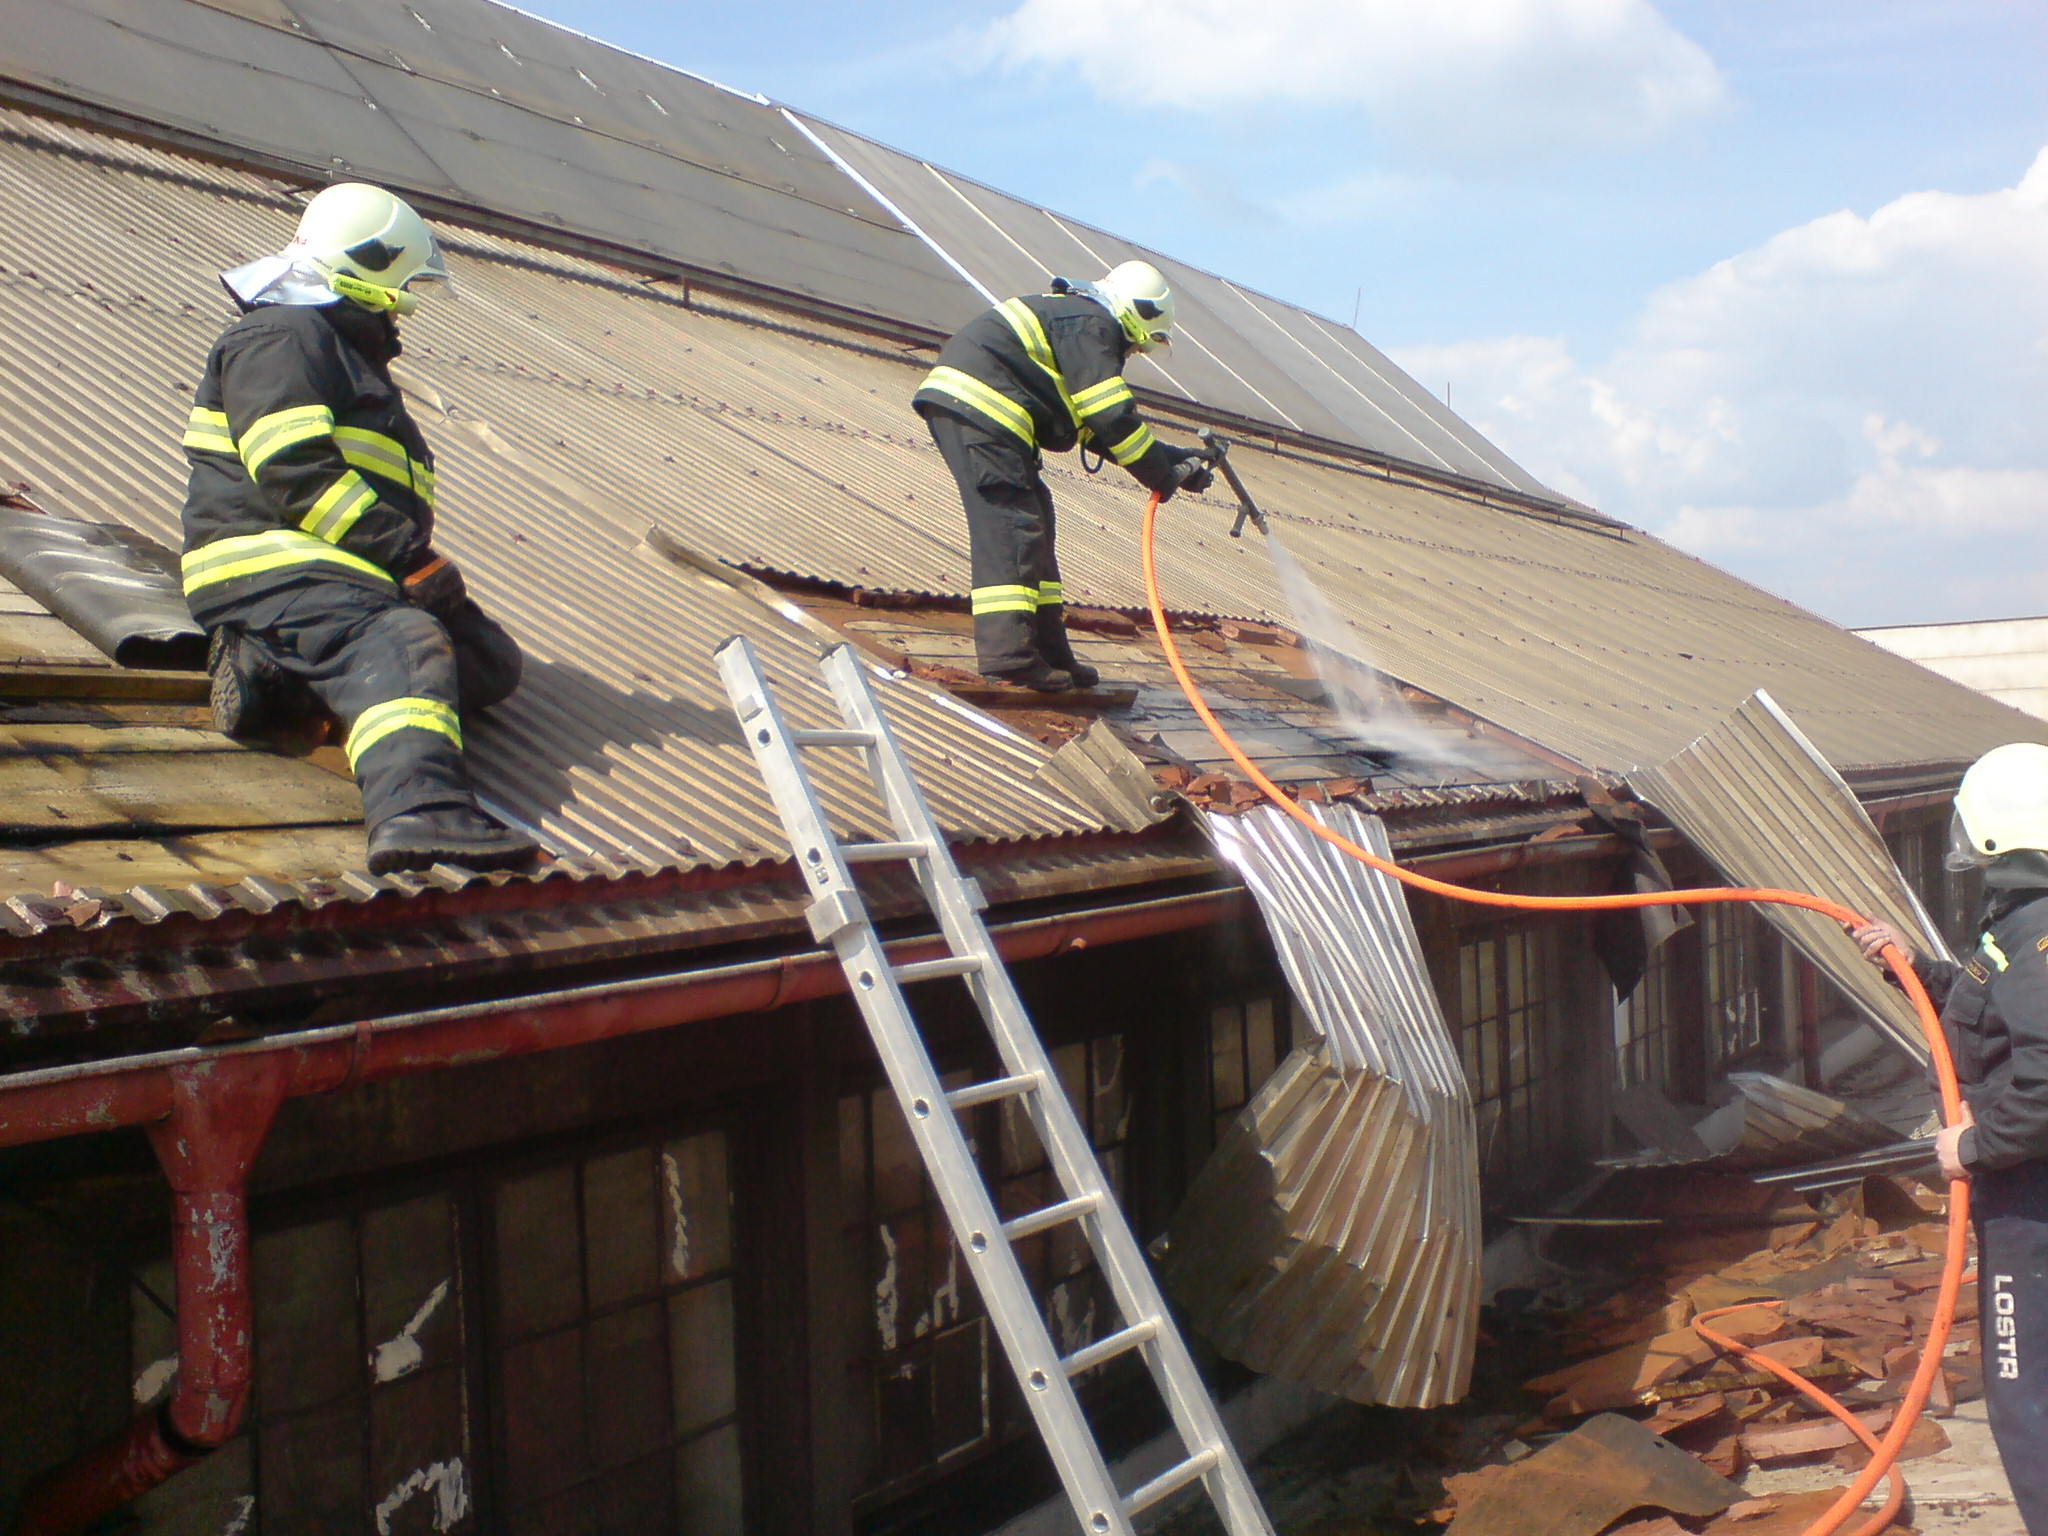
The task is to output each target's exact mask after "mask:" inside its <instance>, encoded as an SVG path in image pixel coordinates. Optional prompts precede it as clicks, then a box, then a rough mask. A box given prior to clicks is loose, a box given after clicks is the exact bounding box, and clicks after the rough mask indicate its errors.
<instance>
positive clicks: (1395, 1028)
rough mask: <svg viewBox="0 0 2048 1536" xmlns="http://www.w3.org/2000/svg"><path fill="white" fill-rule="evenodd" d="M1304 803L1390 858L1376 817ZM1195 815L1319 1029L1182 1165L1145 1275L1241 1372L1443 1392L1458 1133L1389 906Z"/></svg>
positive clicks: (1336, 861) (1274, 821)
mask: <svg viewBox="0 0 2048 1536" xmlns="http://www.w3.org/2000/svg"><path fill="white" fill-rule="evenodd" d="M1311 814H1313V815H1315V816H1316V817H1317V818H1318V819H1319V820H1321V821H1323V822H1324V823H1325V824H1326V825H1330V826H1334V827H1335V829H1336V830H1338V831H1340V832H1342V833H1343V834H1344V835H1345V836H1346V837H1349V838H1352V839H1353V840H1354V841H1357V842H1359V843H1361V844H1362V845H1364V846H1365V847H1367V848H1370V849H1371V850H1372V851H1373V852H1375V853H1377V854H1379V855H1380V856H1381V857H1383V858H1391V857H1392V854H1391V852H1390V850H1389V847H1388V843H1387V834H1386V829H1385V827H1383V826H1382V825H1381V824H1380V821H1379V819H1378V818H1377V817H1370V816H1361V815H1359V814H1358V813H1357V812H1356V811H1353V810H1351V809H1350V808H1348V807H1341V806H1340V807H1333V808H1330V809H1328V810H1325V809H1322V808H1314V809H1312V812H1311ZM1208 825H1209V828H1210V835H1211V836H1212V837H1214V838H1215V840H1216V844H1217V847H1218V849H1219V850H1220V851H1221V852H1222V854H1223V855H1224V857H1225V858H1227V859H1229V860H1230V861H1231V862H1232V863H1233V864H1235V865H1236V866H1237V868H1238V871H1239V873H1240V874H1242V875H1243V877H1244V880H1245V884H1246V885H1247V887H1249V889H1250V890H1251V891H1252V893H1253V895H1254V896H1256V897H1257V899H1258V902H1259V910H1260V911H1261V912H1262V913H1263V914H1264V915H1265V919H1266V927H1267V930H1268V931H1269V932H1270V934H1271V935H1272V939H1273V947H1274V949H1275V950H1276V951H1278V953H1279V956H1280V962H1281V965H1282V966H1283V968H1284V969H1285V970H1286V973H1287V980H1288V983H1289V985H1290V986H1291V987H1292V989H1293V992H1294V996H1295V999H1296V1001H1298V1002H1299V1003H1300V1004H1301V1009H1302V1014H1303V1016H1304V1017H1305V1018H1306V1019H1307V1021H1308V1023H1309V1025H1310V1027H1311V1028H1312V1029H1313V1030H1314V1031H1315V1032H1316V1034H1318V1035H1319V1036H1321V1039H1320V1041H1318V1042H1316V1043H1314V1044H1312V1045H1311V1046H1309V1047H1307V1048H1305V1049H1298V1050H1296V1051H1295V1052H1294V1054H1293V1055H1291V1056H1290V1057H1288V1059H1287V1061H1286V1062H1285V1063H1283V1064H1282V1066H1281V1067H1280V1070H1279V1071H1278V1072H1276V1073H1275V1074H1274V1077H1273V1080H1272V1081H1271V1082H1270V1083H1268V1084H1267V1085H1266V1087H1265V1088H1264V1089H1263V1090H1262V1091H1261V1092H1260V1093H1259V1095H1258V1096H1257V1097H1256V1098H1255V1099H1254V1100H1253V1101H1252V1103H1251V1105H1250V1106H1248V1107H1247V1108H1246V1110H1245V1112H1244V1114H1243V1115H1241V1116H1240V1117H1239V1118H1238V1120H1237V1121H1236V1123H1235V1124H1234V1125H1233V1126H1232V1127H1231V1128H1230V1130H1229V1131H1228V1132H1226V1133H1225V1135H1224V1137H1223V1139H1222V1141H1221V1142H1220V1143H1219V1145H1218V1146H1217V1149H1216V1152H1215V1154H1214V1156H1212V1157H1211V1158H1210V1160H1209V1161H1208V1163H1206V1164H1205V1165H1204V1166H1203V1168H1202V1171H1201V1172H1200V1173H1199V1174H1198V1175H1197V1176H1196V1179H1195V1182H1194V1185H1193V1187H1192V1188H1190V1190H1189V1191H1188V1196H1187V1199H1186V1200H1185V1202H1183V1204H1182V1206H1181V1208H1180V1210H1179V1211H1178V1212H1177V1213H1176V1214H1175V1216H1174V1218H1173V1222H1172V1224H1171V1225H1170V1227H1169V1229H1168V1244H1167V1249H1166V1253H1165V1256H1164V1259H1163V1261H1162V1265H1161V1274H1162V1278H1163V1279H1164V1281H1165V1283H1166V1286H1167V1288H1168V1290H1169V1291H1171V1292H1172V1294H1173V1296H1174V1297H1175V1299H1176V1300H1178V1301H1179V1302H1180V1303H1181V1305H1182V1306H1183V1307H1185V1308H1186V1309H1187V1312H1188V1317H1189V1320H1190V1321H1191V1322H1192V1323H1193V1324H1194V1325H1195V1327H1196V1328H1197V1329H1198V1330H1200V1331H1201V1332H1202V1333H1203V1334H1204V1335H1205V1336H1206V1337H1207V1338H1209V1339H1210V1340H1211V1341H1213V1342H1214V1343H1215V1344H1216V1346H1217V1347H1218V1348H1219V1349H1221V1350H1222V1351H1223V1353H1224V1354H1225V1355H1227V1356H1229V1357H1230V1358H1232V1359H1235V1360H1240V1361H1243V1362H1244V1363H1245V1364H1247V1365H1249V1366H1251V1367H1252V1368H1253V1369H1255V1370H1259V1371H1265V1372H1269V1373H1272V1374H1275V1375H1279V1376H1284V1377H1286V1378H1287V1379H1288V1380H1290V1381H1298V1382H1301V1383H1303V1384H1305V1385H1307V1386H1311V1387H1315V1388H1317V1389H1318V1390H1320V1391H1324V1392H1334V1393H1338V1394H1341V1395H1343V1396H1346V1397H1350V1398H1352V1399H1354V1400H1356V1401H1358V1402H1370V1403H1386V1404H1389V1405H1392V1406H1395V1407H1403V1408H1430V1407H1436V1406H1438V1405H1439V1404H1442V1403H1448V1402H1455V1401H1456V1400H1457V1399H1459V1398H1461V1397H1463V1396H1464V1395H1465V1391H1466V1388H1467V1386H1468V1384H1469V1381H1470V1376H1471V1370H1472V1354H1473V1348H1474V1345H1475V1343H1476V1340H1477V1332H1478V1325H1479V1250H1480V1242H1481V1236H1482V1234H1481V1229H1480V1209H1479V1150H1478V1134H1477V1130H1476V1128H1475V1123H1474V1120H1473V1111H1472V1096H1471V1091H1470V1089H1469V1088H1468V1087H1467V1085H1466V1082H1465V1073H1464V1068H1463V1066H1462V1065H1461V1064H1460V1061H1459V1058H1458V1047H1457V1044H1456V1042H1455V1040H1454V1039H1453V1037H1452V1035H1451V1031H1450V1028H1449V1026H1448V1025H1446V1024H1445V1022H1444V1017H1443V1010H1442V1008H1441V1007H1440V1006H1439V1004H1438V1002H1437V998H1436V991H1435V988H1434V987H1433V986H1432V985H1431V983H1430V979H1429V968H1428V966H1427V965H1426V963H1425V962H1424V960H1423V955H1422V944H1421V941H1420V939H1418V938H1417V936H1416V932H1415V924H1414V922H1413V920H1412V919H1411V918H1410V916H1409V913H1408V903H1407V900H1406V899H1405V897H1404V895H1403V893H1402V891H1401V888H1400V886H1399V885H1397V884H1396V883H1395V882H1394V881H1393V880H1392V879H1390V878H1388V877H1387V876H1385V875H1383V874H1381V873H1379V872H1378V871H1377V870H1374V869H1369V868H1367V867H1366V866H1365V865H1362V864H1359V863H1357V862H1355V861H1354V860H1351V859H1348V858H1346V857H1345V856H1344V855H1342V854H1341V853H1338V852H1337V851H1336V850H1335V849H1333V848H1331V847H1329V846H1328V845H1327V844H1325V843H1323V842H1321V841H1319V840H1317V839H1315V838H1313V837H1310V836H1309V835H1308V834H1307V833H1306V832H1304V831H1302V830H1301V829H1299V828H1298V827H1296V826H1295V824H1294V823H1293V822H1292V821H1290V820H1288V819H1287V818H1286V817H1285V816H1282V815H1281V814H1280V813H1279V812H1278V811H1275V810H1271V809H1266V810H1261V811H1254V812H1252V813H1250V814H1248V815H1246V816H1242V817H1237V818H1228V817H1218V816H1211V817H1209V818H1208Z"/></svg>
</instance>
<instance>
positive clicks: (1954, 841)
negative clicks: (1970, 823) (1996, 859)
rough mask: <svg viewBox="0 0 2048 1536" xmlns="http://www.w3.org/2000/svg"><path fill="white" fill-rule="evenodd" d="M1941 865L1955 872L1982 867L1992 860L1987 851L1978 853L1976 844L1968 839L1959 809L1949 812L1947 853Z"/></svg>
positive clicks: (1959, 872) (1960, 872)
mask: <svg viewBox="0 0 2048 1536" xmlns="http://www.w3.org/2000/svg"><path fill="white" fill-rule="evenodd" d="M1941 862H1942V867H1943V868H1945V869H1948V870H1950V871H1951V872H1953V873H1955V874H1962V873H1963V872H1964V871H1965V870H1971V869H1983V868H1985V867H1986V866H1987V865H1989V864H1990V863H1991V862H1992V856H1991V855H1990V854H1988V853H1979V852H1978V851H1977V845H1976V844H1975V843H1973V842H1971V841H1970V834H1969V831H1968V830H1967V829H1966V828H1965V827H1964V826H1963V813H1962V812H1961V811H1951V812H1949V818H1948V854H1947V856H1946V857H1945V858H1943V859H1942V861H1941Z"/></svg>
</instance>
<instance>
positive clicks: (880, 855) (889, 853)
mask: <svg viewBox="0 0 2048 1536" xmlns="http://www.w3.org/2000/svg"><path fill="white" fill-rule="evenodd" d="M839 856H840V857H841V858H842V859H844V860H846V862H847V863H849V864H883V863H887V862H888V861H889V860H891V859H928V858H930V857H931V856H932V845H931V844H930V843H842V844H840V847H839Z"/></svg>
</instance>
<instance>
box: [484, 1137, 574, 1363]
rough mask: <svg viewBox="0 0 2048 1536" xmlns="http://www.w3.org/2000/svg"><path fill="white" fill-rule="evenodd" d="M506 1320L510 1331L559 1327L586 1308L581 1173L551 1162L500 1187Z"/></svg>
mask: <svg viewBox="0 0 2048 1536" xmlns="http://www.w3.org/2000/svg"><path fill="white" fill-rule="evenodd" d="M497 1217H498V1294H499V1298H500V1301H499V1305H500V1308H501V1313H500V1322H501V1323H502V1325H503V1327H504V1330H505V1332H507V1333H509V1334H514V1335H517V1334H526V1333H532V1332H535V1331H536V1330H539V1329H542V1328H554V1327H559V1326H560V1325H562V1324H563V1323H567V1322H569V1321H571V1320H572V1319H574V1318H575V1317H576V1316H577V1315H578V1314H580V1313H581V1312H582V1310H583V1297H582V1287H581V1286H580V1285H579V1284H578V1283H577V1281H578V1273H577V1272H578V1270H579V1269H580V1268H581V1267H582V1265H581V1262H580V1261H581V1255H580V1254H579V1253H578V1251H577V1250H578V1242H577V1236H578V1234H577V1224H576V1174H575V1170H574V1169H573V1168H550V1169H547V1170H546V1171H545V1172H542V1173H536V1174H530V1175H528V1176H527V1177H525V1178H523V1179H514V1180H512V1181H510V1182H509V1183H506V1184H503V1185H500V1186H499V1188H498V1209H497Z"/></svg>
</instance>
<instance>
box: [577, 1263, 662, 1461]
mask: <svg viewBox="0 0 2048 1536" xmlns="http://www.w3.org/2000/svg"><path fill="white" fill-rule="evenodd" d="M588 1349H589V1355H588V1369H589V1371H590V1453H591V1462H592V1465H593V1466H597V1467H615V1466H617V1465H618V1464H619V1463H620V1462H624V1461H634V1460H637V1459H638V1458H640V1457H642V1456H645V1455H647V1454H648V1453H650V1452H652V1451H656V1450H659V1449H661V1448H662V1447H663V1446H664V1445H666V1444H667V1443H668V1440H669V1434H668V1416H669V1414H668V1409H669V1405H668V1395H669V1391H668V1350H667V1349H666V1347H665V1346H664V1341H663V1339H662V1306H661V1303H660V1302H658V1301H657V1302H652V1303H650V1304H649V1305H647V1306H644V1307H633V1308H631V1309H629V1310H628V1311H625V1312H614V1313H613V1314H612V1315H611V1316H610V1317H600V1318H597V1319H595V1320H594V1321H593V1322H592V1323H591V1325H590V1341H589V1346H588Z"/></svg>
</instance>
